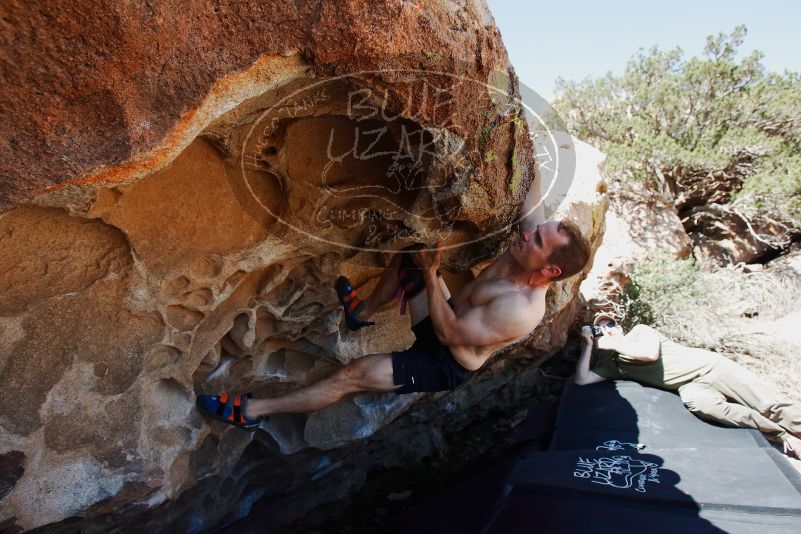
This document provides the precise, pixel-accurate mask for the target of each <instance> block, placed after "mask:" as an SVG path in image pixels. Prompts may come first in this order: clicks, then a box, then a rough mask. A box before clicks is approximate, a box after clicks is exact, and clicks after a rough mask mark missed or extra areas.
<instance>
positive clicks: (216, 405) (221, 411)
mask: <svg viewBox="0 0 801 534" xmlns="http://www.w3.org/2000/svg"><path fill="white" fill-rule="evenodd" d="M251 397H253V395H252V394H251V393H245V394H244V395H240V394H237V393H228V392H224V393H222V394H220V395H219V396H217V395H198V397H197V401H196V402H195V404H196V406H197V409H198V410H200V411H201V412H202V413H204V414H206V415H208V416H210V417H213V418H214V419H217V420H218V421H224V422H226V423H228V424H229V425H234V426H236V427H239V428H241V429H243V430H248V431H251V432H252V431H254V430H256V429H257V428H258V427H259V423H261V422H262V421H264V420H266V419H267V418H266V417H245V413H246V411H247V407H248V399H250V398H251Z"/></svg>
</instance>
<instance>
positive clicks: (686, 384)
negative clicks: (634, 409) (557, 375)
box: [575, 314, 801, 458]
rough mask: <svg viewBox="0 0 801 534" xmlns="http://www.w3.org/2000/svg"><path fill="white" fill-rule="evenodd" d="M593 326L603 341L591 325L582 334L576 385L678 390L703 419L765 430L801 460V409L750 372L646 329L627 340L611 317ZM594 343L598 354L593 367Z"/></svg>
mask: <svg viewBox="0 0 801 534" xmlns="http://www.w3.org/2000/svg"><path fill="white" fill-rule="evenodd" d="M594 322H595V327H596V330H597V332H596V333H597V334H598V336H593V329H592V328H591V327H589V326H585V327H583V328H582V331H581V337H582V341H583V345H584V348H583V350H582V353H581V356H580V357H579V360H578V363H577V364H576V375H575V380H576V384H578V385H585V384H593V383H595V382H601V381H603V380H607V379H625V380H635V381H637V382H642V383H644V384H648V385H651V386H656V387H658V388H663V389H668V390H674V391H678V394H679V396H680V397H681V400H682V402H683V403H684V405H685V406H686V407H687V409H688V410H690V411H691V412H692V413H693V414H695V415H696V416H698V417H699V418H701V419H705V420H708V421H714V422H716V423H720V424H722V425H725V426H733V427H740V428H754V429H757V430H760V431H761V432H762V433H764V434H765V436H766V437H767V438H768V439H770V440H772V441H775V442H777V443H780V444H782V445H783V447H784V452H785V453H786V454H791V455H793V456H795V457H797V458H801V439H799V438H801V404H797V403H796V404H793V403H791V402H789V401H787V400H785V399H782V397H781V395H779V393H778V392H776V391H775V390H773V389H772V388H771V387H769V386H768V385H767V384H765V383H764V382H762V381H761V380H760V379H759V378H758V377H757V376H755V375H754V374H753V373H751V372H750V371H748V370H747V369H746V368H744V367H742V366H740V365H738V364H737V363H735V362H733V361H731V360H729V359H728V358H726V357H724V356H723V355H721V354H718V353H716V352H712V351H708V350H704V349H698V348H693V347H686V346H684V345H681V344H679V343H676V342H675V341H672V340H671V339H670V338H668V337H666V336H664V335H663V334H661V333H660V332H658V331H657V330H654V329H653V328H651V327H650V326H646V325H637V326H635V327H634V328H632V329H631V331H630V332H629V333H628V334H625V335H624V334H623V328H622V327H621V326H620V325H619V324H617V322H616V321H615V320H614V318H613V317H611V316H610V315H606V314H599V315H598V316H597V317H596V318H595V321H594ZM593 342H595V344H596V345H597V347H598V349H599V350H598V357H597V359H596V362H595V364H594V365H593V366H592V367H591V366H590V361H591V357H592V348H593Z"/></svg>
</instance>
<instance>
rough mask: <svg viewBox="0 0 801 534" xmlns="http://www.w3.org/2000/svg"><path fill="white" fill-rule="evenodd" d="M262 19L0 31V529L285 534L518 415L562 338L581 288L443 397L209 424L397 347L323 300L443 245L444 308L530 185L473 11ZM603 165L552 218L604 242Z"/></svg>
mask: <svg viewBox="0 0 801 534" xmlns="http://www.w3.org/2000/svg"><path fill="white" fill-rule="evenodd" d="M251 7H252V9H253V10H255V11H251ZM251 7H247V8H246V6H245V5H243V4H239V3H232V4H225V3H223V4H217V3H212V2H205V1H203V0H195V1H190V2H163V3H160V4H158V6H157V7H152V6H150V5H149V4H141V5H140V4H125V5H119V4H117V3H106V4H104V3H100V4H95V5H93V6H84V5H72V4H69V3H66V2H55V3H53V2H51V3H49V4H47V5H38V4H30V3H28V4H23V3H11V4H9V5H8V6H5V7H4V8H3V10H4V17H3V18H4V20H5V21H6V23H7V24H9V25H10V27H13V28H15V30H14V31H15V36H14V39H13V40H11V39H6V37H8V36H7V35H6V36H4V39H6V41H4V42H6V43H7V45H8V46H4V47H2V50H0V59H2V60H3V62H4V63H6V64H12V65H16V66H17V67H16V69H15V70H12V71H10V72H7V75H6V74H4V76H6V78H5V79H4V80H3V87H2V92H3V95H4V103H3V104H2V105H3V106H4V108H3V109H6V108H9V106H10V108H13V109H14V110H15V111H14V113H2V114H0V117H1V118H0V125H2V128H0V131H3V132H4V134H3V135H4V137H5V138H4V140H3V142H2V143H0V161H2V164H0V165H2V174H3V176H4V180H3V182H2V185H0V210H2V211H1V212H0V250H1V251H2V252H1V253H0V287H2V288H3V290H2V292H0V381H2V382H1V383H2V385H3V387H2V388H0V476H1V477H2V484H0V529H2V530H6V531H15V530H19V529H32V528H35V527H39V526H42V525H46V526H45V527H44V529H45V530H47V531H51V532H72V531H74V530H75V529H77V528H82V529H84V530H85V531H87V532H100V531H108V530H109V529H112V528H117V529H120V530H123V531H125V530H131V531H134V530H135V531H141V530H143V529H144V530H148V531H161V530H168V529H177V530H179V531H196V530H199V529H202V528H205V527H209V526H211V525H215V524H220V523H226V522H227V523H230V522H233V521H235V520H237V519H239V518H241V517H244V516H246V515H247V514H248V513H250V512H251V511H253V512H254V513H256V511H259V512H260V513H264V514H266V515H267V516H268V520H267V522H266V523H265V528H266V527H269V526H272V527H275V528H279V527H282V526H285V525H289V524H291V523H292V522H293V521H295V520H296V519H297V518H298V517H300V516H303V515H304V514H312V513H314V510H316V509H318V508H319V507H320V506H322V505H325V504H330V505H331V506H333V507H338V506H344V505H341V504H336V503H342V502H344V501H345V499H346V498H347V497H348V496H349V495H351V494H352V493H353V492H355V491H356V490H358V489H359V488H360V487H361V485H362V484H363V482H364V481H365V479H366V476H367V473H368V472H369V471H370V470H373V469H375V468H376V467H377V466H382V467H386V468H392V467H398V466H404V465H409V464H414V463H416V462H421V461H424V459H425V458H434V457H437V456H438V455H442V454H443V451H447V449H448V448H449V442H448V440H449V439H450V438H448V436H455V435H458V434H459V432H460V430H461V429H464V428H466V427H468V426H470V425H471V424H475V421H477V420H479V419H480V418H482V417H485V416H487V414H494V413H497V411H498V410H507V411H509V410H513V407H514V406H519V405H520V403H521V402H524V400H525V399H528V398H529V397H530V391H531V387H532V384H533V383H534V381H535V376H536V374H535V373H536V367H537V366H538V365H539V364H540V363H541V362H542V361H544V360H545V359H547V358H548V357H549V356H550V355H551V354H552V353H553V352H554V351H555V350H556V349H557V348H558V347H559V346H561V344H563V343H564V341H565V339H566V336H567V330H568V328H569V325H570V323H571V322H572V319H573V317H574V315H575V312H576V309H577V307H578V305H579V304H578V302H577V300H576V299H575V298H574V297H575V296H576V294H577V292H578V279H576V278H574V279H572V280H568V281H566V282H564V283H559V284H557V285H556V286H555V287H554V289H553V291H551V292H550V295H549V301H548V312H547V319H546V324H545V326H543V327H542V328H540V329H538V330H537V331H536V332H535V333H534V335H533V336H532V338H531V339H530V340H528V342H527V343H525V344H521V346H519V347H516V348H515V349H514V350H512V351H510V352H509V353H508V354H505V355H502V357H499V358H497V359H495V360H494V361H492V362H491V363H490V365H488V366H487V369H486V370H485V371H483V372H482V373H480V374H479V375H478V376H477V377H475V379H473V380H471V381H470V382H469V383H468V384H465V385H464V386H463V387H461V388H459V389H458V390H456V391H455V392H448V393H441V394H436V395H422V396H409V397H396V396H393V395H383V396H382V395H359V396H356V397H355V398H353V399H349V400H347V401H343V402H342V403H339V404H337V405H335V406H333V407H331V408H330V409H328V410H324V411H322V412H318V413H315V414H313V415H310V416H286V417H276V418H274V419H273V420H272V421H270V422H269V423H268V424H266V425H264V426H263V428H262V430H261V431H260V432H257V433H256V434H255V435H250V434H247V433H245V432H242V431H240V430H237V429H233V428H229V427H226V426H225V425H222V424H217V423H215V424H209V423H208V422H206V421H204V420H203V419H202V418H201V417H200V416H199V414H198V413H197V412H196V411H195V409H194V398H195V396H196V395H197V394H200V393H204V392H212V391H214V392H216V391H219V390H220V389H223V388H231V387H236V388H244V389H248V390H253V391H254V392H255V393H256V394H257V395H270V394H277V393H281V392H284V391H288V390H291V389H293V388H296V387H298V386H300V385H303V384H306V383H309V382H311V381H314V380H317V379H319V378H320V377H322V376H325V375H326V374H327V373H330V372H331V371H332V370H333V369H335V368H336V366H337V365H341V364H343V363H347V362H348V361H350V360H352V359H353V358H356V357H359V356H361V355H363V354H366V353H374V352H380V351H389V350H393V349H398V348H403V347H405V346H406V345H408V343H409V342H410V336H409V334H408V323H407V321H408V319H407V318H405V317H403V318H398V317H397V316H396V315H395V311H394V310H388V311H387V312H386V313H384V314H383V315H381V316H380V317H378V318H377V320H378V322H379V323H380V326H379V327H374V328H371V329H365V330H362V331H360V332H359V333H349V332H347V331H345V330H343V327H341V325H340V324H339V322H340V315H341V314H340V310H339V309H338V306H337V302H336V297H335V295H334V293H333V291H332V290H331V287H332V284H333V281H334V280H335V278H336V276H338V275H339V274H346V275H349V276H351V277H352V279H353V280H354V281H355V282H356V283H357V285H359V286H360V287H361V288H362V291H365V290H367V289H369V288H370V287H371V285H372V284H374V283H375V280H376V277H377V276H378V274H379V273H380V272H381V267H382V266H383V265H385V264H386V262H387V261H388V255H387V254H385V253H384V251H387V250H391V249H397V248H399V247H401V246H403V245H404V244H407V243H410V242H413V241H425V242H433V241H434V240H436V239H442V240H444V241H445V243H446V244H447V245H459V246H458V247H456V248H454V250H453V252H451V253H449V254H447V255H446V262H445V266H444V268H445V270H446V271H449V272H450V273H452V274H447V276H448V277H449V280H451V281H452V283H453V284H454V287H458V286H459V284H460V283H464V282H465V281H466V280H469V279H470V276H471V275H470V268H471V267H474V266H476V265H478V264H481V263H483V262H486V261H487V260H488V259H491V258H492V257H494V256H495V255H497V254H498V253H499V252H500V251H501V250H502V249H503V245H504V241H505V239H506V238H507V236H508V235H509V233H510V231H511V226H510V225H511V223H513V222H514V221H515V219H516V218H517V217H518V216H519V214H520V209H521V205H522V203H523V200H524V198H525V197H526V193H527V191H528V188H529V184H530V182H531V180H532V179H533V177H534V175H535V173H536V172H537V169H536V161H535V160H534V158H533V155H532V144H531V140H530V137H529V131H528V127H527V125H526V120H525V113H524V111H523V110H522V109H521V107H520V105H519V101H518V100H517V99H516V98H515V97H516V95H517V94H518V88H517V82H516V78H515V76H514V74H513V71H512V69H511V67H510V66H509V64H508V59H507V56H506V52H505V50H504V48H503V44H502V42H501V40H500V36H499V33H498V30H497V28H496V27H495V26H494V23H493V20H492V17H491V15H490V13H489V11H488V9H487V7H486V5H485V4H484V3H483V2H482V1H472V0H471V1H457V2H451V1H445V0H442V1H432V2H425V3H413V2H405V1H402V0H387V1H384V2H368V1H366V0H361V1H359V0H354V1H349V2H328V1H325V2H323V1H319V0H308V1H297V2H270V3H265V4H262V5H259V6H251ZM4 32H5V30H4ZM4 35H5V34H4ZM80 36H83V37H80ZM6 111H7V109H6ZM365 132H373V133H372V137H364V134H365ZM379 134H380V136H381V138H380V139H379V138H378V137H379ZM555 149H557V148H556V147H555ZM558 150H560V151H562V152H563V153H564V155H565V156H567V155H570V158H567V159H571V158H574V157H575V153H576V148H575V146H573V145H572V144H571V143H564V142H562V143H560V145H559V147H558ZM398 154H403V155H404V156H410V157H405V158H400V159H397V158H393V155H398ZM593 158H594V159H592V162H593V163H591V164H589V166H588V168H589V169H591V171H592V172H591V173H589V174H584V175H582V176H579V177H577V179H576V180H574V181H573V187H571V188H570V189H569V190H568V191H565V193H564V195H560V196H554V197H551V198H549V200H548V203H547V205H546V210H547V212H548V213H549V214H552V215H554V216H568V217H570V218H571V219H573V220H574V221H575V222H577V223H578V224H579V225H580V227H581V228H582V230H583V231H584V232H585V233H586V234H587V236H588V237H589V238H590V240H591V242H592V243H593V246H597V245H598V243H599V241H600V238H601V235H602V233H603V224H604V223H603V220H604V219H603V218H604V211H605V207H606V204H605V201H604V197H603V195H599V194H598V189H599V182H600V180H601V178H600V174H599V173H598V169H597V163H598V161H599V159H600V158H599V156H598V155H597V154H595V155H593ZM565 195H566V196H565ZM476 235H478V236H483V239H482V240H479V241H477V242H475V243H468V241H469V240H470V238H474V237H475V236H476Z"/></svg>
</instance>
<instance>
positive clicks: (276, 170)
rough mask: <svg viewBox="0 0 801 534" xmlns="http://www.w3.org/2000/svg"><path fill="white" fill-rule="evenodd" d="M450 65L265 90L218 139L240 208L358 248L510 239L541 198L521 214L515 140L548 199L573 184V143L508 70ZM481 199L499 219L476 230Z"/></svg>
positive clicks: (279, 228)
mask: <svg viewBox="0 0 801 534" xmlns="http://www.w3.org/2000/svg"><path fill="white" fill-rule="evenodd" d="M449 70H452V72H434V71H430V70H413V69H405V70H397V69H395V70H380V71H360V72H352V73H347V74H340V75H337V76H334V77H328V78H298V79H295V80H293V81H291V82H288V83H287V84H286V86H285V87H281V88H280V89H278V90H276V91H274V92H273V93H267V94H265V95H262V96H261V97H259V98H258V100H259V101H258V102H256V101H254V102H253V103H252V105H250V109H253V110H255V111H254V112H251V114H250V115H248V114H244V115H242V116H241V118H240V121H241V122H240V123H239V124H240V125H241V126H237V127H236V128H235V129H234V131H233V132H232V133H225V131H224V130H221V133H220V138H219V139H217V138H215V139H214V142H215V146H218V147H219V148H220V150H221V152H223V153H224V155H225V156H226V158H228V159H227V160H226V177H227V179H228V182H229V185H230V187H231V190H232V191H233V193H234V196H235V197H236V199H237V201H238V202H239V204H240V206H242V208H243V209H244V210H245V211H246V212H247V213H248V215H250V217H251V218H252V219H254V220H255V221H256V222H258V223H259V224H260V225H261V226H262V227H264V228H265V229H266V230H267V231H268V232H269V233H270V234H273V235H276V236H284V235H285V233H284V231H285V230H286V229H287V228H289V229H291V230H293V231H294V232H297V233H300V234H303V235H304V236H305V237H308V238H310V239H311V240H312V242H313V241H318V242H321V243H324V244H327V245H339V246H343V247H345V248H348V249H352V250H356V251H361V252H389V251H394V250H398V248H400V247H401V246H402V245H406V244H409V243H411V242H420V241H426V242H433V241H441V242H443V243H446V246H445V247H444V248H445V249H448V248H453V247H458V246H463V245H470V244H473V243H477V242H479V241H482V240H485V239H492V240H495V241H497V240H501V239H503V238H505V237H506V236H507V235H508V234H510V233H511V232H512V231H513V230H514V229H515V228H516V226H517V224H518V223H519V221H520V220H521V219H522V218H524V217H526V216H527V215H530V213H532V212H533V211H534V210H535V209H537V208H538V207H539V206H540V205H541V203H542V201H541V202H540V203H539V204H537V205H527V210H526V211H527V212H526V213H521V212H520V206H519V205H518V204H519V203H520V201H521V199H522V198H524V197H525V192H526V190H527V189H526V188H527V187H528V186H529V184H530V182H531V179H532V178H533V176H534V172H535V169H532V168H528V167H527V165H528V162H529V161H530V160H529V158H527V156H526V155H525V154H524V153H523V151H522V150H521V149H522V148H526V150H527V149H528V147H532V148H533V149H534V151H535V153H534V154H533V155H534V157H535V159H536V163H537V165H538V167H539V172H540V174H541V175H542V176H543V184H544V186H543V187H542V188H541V189H542V197H543V200H544V199H547V198H549V194H550V193H551V190H553V191H560V192H561V190H564V189H566V188H567V187H569V183H570V182H572V179H573V174H574V171H575V150H572V149H569V147H568V148H564V147H565V146H566V145H565V139H564V138H563V137H564V135H565V134H564V133H563V130H565V128H564V126H563V121H562V120H561V119H560V118H559V117H558V115H557V114H556V113H555V112H554V111H553V110H552V109H551V108H550V106H549V105H548V103H547V102H546V101H545V100H544V99H543V98H542V97H540V96H539V95H537V94H536V93H535V92H534V91H532V90H530V89H528V88H526V87H525V86H523V85H521V84H518V83H517V80H515V79H513V78H510V76H509V72H510V71H509V69H508V68H507V67H505V66H503V65H499V66H498V68H496V69H494V70H493V71H492V74H491V75H490V76H489V77H488V79H484V80H476V79H472V78H470V77H465V76H462V75H458V74H456V73H459V72H471V71H472V70H474V69H473V68H472V67H471V66H469V65H467V66H464V67H453V69H449ZM465 99H473V100H475V105H476V106H479V107H482V108H483V112H477V113H472V112H470V110H469V106H467V107H466V102H465ZM473 100H470V102H472V101H473ZM526 128H527V130H526ZM526 131H528V135H529V137H530V141H531V143H530V144H529V143H528V142H523V141H521V138H520V136H525V132H526ZM210 135H211V134H210ZM560 136H561V137H560ZM210 138H211V137H210ZM500 149H503V153H501V150H500ZM496 152H497V153H496ZM496 182H497V184H498V190H497V191H495V190H494V189H493V190H492V191H489V190H486V187H487V186H486V183H490V184H493V183H496ZM482 184H484V185H482ZM504 184H505V187H506V188H507V189H508V191H505V190H504ZM490 193H492V194H490ZM510 193H511V194H510ZM490 198H493V199H496V200H497V199H499V198H500V199H504V198H508V199H509V200H508V205H497V206H491V207H490V206H488V205H487V202H488V200H487V199H490ZM560 198H561V197H560ZM512 200H514V202H512ZM553 205H554V203H553V202H549V206H553ZM490 208H491V209H492V210H493V211H494V212H495V213H497V214H498V223H497V225H496V226H491V225H490V226H488V227H487V228H486V229H482V230H480V231H479V230H478V229H477V228H476V227H475V222H474V218H475V217H476V215H475V213H477V212H478V213H480V212H481V210H487V209H490ZM504 214H506V215H504ZM507 217H508V218H507ZM460 221H463V222H464V223H465V224H463V225H461V226H460V225H459V222H460ZM501 221H504V222H501ZM506 221H508V223H507V222H506ZM421 236H425V238H423V237H421ZM310 244H311V243H310Z"/></svg>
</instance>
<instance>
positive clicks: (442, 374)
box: [392, 299, 471, 394]
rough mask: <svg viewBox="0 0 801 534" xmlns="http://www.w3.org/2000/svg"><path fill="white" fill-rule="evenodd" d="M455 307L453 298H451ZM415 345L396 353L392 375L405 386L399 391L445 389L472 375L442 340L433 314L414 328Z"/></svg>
mask: <svg viewBox="0 0 801 534" xmlns="http://www.w3.org/2000/svg"><path fill="white" fill-rule="evenodd" d="M448 304H450V305H451V308H453V301H451V300H450V299H448ZM412 332H414V335H415V337H416V339H415V341H414V344H413V345H412V346H411V347H409V348H408V349H406V350H404V351H401V352H393V353H392V378H393V381H394V382H395V385H396V386H397V385H401V384H403V387H401V388H398V389H396V390H395V393H398V394H403V393H413V392H415V391H443V390H446V389H453V388H455V387H456V386H458V385H459V384H461V383H462V382H464V381H465V380H467V378H468V377H469V376H470V374H471V373H470V371H468V370H467V369H465V368H464V367H462V366H461V365H459V363H458V362H457V361H456V360H455V359H454V358H453V356H452V355H451V351H450V349H449V348H448V347H447V346H446V345H443V344H442V343H440V342H439V339H437V334H436V332H434V325H433V324H432V323H431V317H430V316H429V317H426V318H425V319H423V320H422V321H420V322H419V323H417V324H416V325H414V326H413V327H412Z"/></svg>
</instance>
